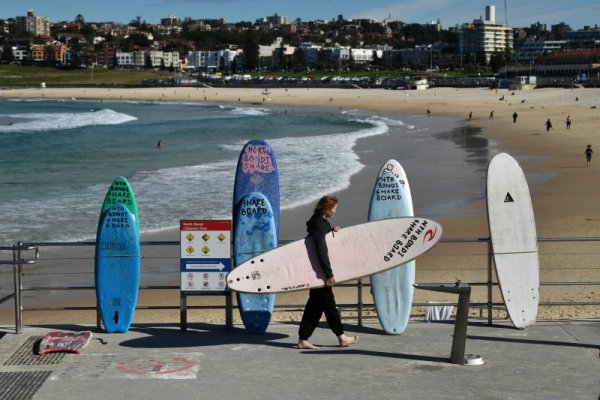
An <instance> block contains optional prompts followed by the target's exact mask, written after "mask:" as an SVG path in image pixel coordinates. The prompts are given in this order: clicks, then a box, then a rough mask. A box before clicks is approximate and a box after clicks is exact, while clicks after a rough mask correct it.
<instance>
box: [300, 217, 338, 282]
mask: <svg viewBox="0 0 600 400" xmlns="http://www.w3.org/2000/svg"><path fill="white" fill-rule="evenodd" d="M306 231H307V232H308V236H310V237H312V238H313V240H314V242H315V245H316V249H317V257H318V258H319V263H320V264H321V268H322V269H323V272H324V273H325V276H326V277H327V279H329V278H333V271H332V270H331V263H330V262H329V250H328V249H327V242H325V235H326V234H327V233H329V232H331V231H333V229H332V228H331V224H330V223H329V221H327V219H325V218H324V217H323V216H322V215H318V214H313V216H312V217H311V218H310V219H309V220H308V221H306Z"/></svg>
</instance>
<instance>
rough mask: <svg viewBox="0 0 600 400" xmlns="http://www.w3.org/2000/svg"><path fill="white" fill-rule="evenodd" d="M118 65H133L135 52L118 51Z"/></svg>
mask: <svg viewBox="0 0 600 400" xmlns="http://www.w3.org/2000/svg"><path fill="white" fill-rule="evenodd" d="M116 57H117V66H119V67H133V65H134V64H133V53H131V52H122V51H118V52H117V54H116Z"/></svg>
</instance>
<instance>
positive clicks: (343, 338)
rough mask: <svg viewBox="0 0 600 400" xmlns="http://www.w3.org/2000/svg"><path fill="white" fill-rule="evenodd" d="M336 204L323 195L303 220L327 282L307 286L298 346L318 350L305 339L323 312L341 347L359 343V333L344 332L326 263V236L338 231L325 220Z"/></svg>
mask: <svg viewBox="0 0 600 400" xmlns="http://www.w3.org/2000/svg"><path fill="white" fill-rule="evenodd" d="M337 203H338V200H337V198H336V197H333V196H324V197H322V198H321V199H320V200H319V201H318V203H317V206H316V207H315V210H314V213H313V215H312V217H311V218H310V219H309V220H308V221H307V222H306V230H307V232H308V237H309V238H311V239H312V240H313V241H314V243H315V248H316V251H317V259H318V260H319V265H320V267H321V269H322V270H323V272H324V273H325V277H326V278H327V281H326V282H325V287H322V288H317V289H310V292H309V296H308V301H307V302H306V306H305V307H304V314H303V315H302V321H301V322H300V328H299V329H298V337H299V339H298V348H299V349H309V350H318V349H319V347H317V346H315V345H313V344H312V343H310V342H309V341H308V338H310V336H311V335H312V334H313V332H314V331H315V328H316V327H317V325H318V324H319V320H320V319H321V316H322V315H323V313H325V319H326V320H327V324H329V328H330V329H331V330H332V331H333V333H334V334H335V335H336V336H337V338H338V343H339V345H340V346H341V347H348V346H351V345H353V344H355V343H356V342H358V336H347V335H346V334H345V333H344V328H343V327H342V319H341V318H340V314H339V312H338V310H337V305H336V303H335V297H334V295H333V288H332V287H333V285H335V283H336V282H335V277H334V275H333V271H332V269H331V264H330V262H329V251H328V249H327V242H326V241H325V235H326V234H327V233H329V232H332V233H333V234H334V236H335V232H338V231H339V230H340V227H339V226H334V227H331V224H330V223H329V221H328V220H329V219H330V218H331V217H333V216H334V215H335V213H336V211H337Z"/></svg>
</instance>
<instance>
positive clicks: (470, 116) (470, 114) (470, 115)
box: [469, 111, 473, 121]
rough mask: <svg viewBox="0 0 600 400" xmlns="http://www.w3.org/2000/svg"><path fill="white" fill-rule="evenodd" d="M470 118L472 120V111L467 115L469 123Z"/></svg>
mask: <svg viewBox="0 0 600 400" xmlns="http://www.w3.org/2000/svg"><path fill="white" fill-rule="evenodd" d="M471 118H473V111H471V112H470V113H469V121H470V120H471Z"/></svg>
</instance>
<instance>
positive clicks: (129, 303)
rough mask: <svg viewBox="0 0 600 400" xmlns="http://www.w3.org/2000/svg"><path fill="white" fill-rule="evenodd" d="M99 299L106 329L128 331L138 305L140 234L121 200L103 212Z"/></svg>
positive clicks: (98, 243) (97, 271) (98, 242)
mask: <svg viewBox="0 0 600 400" xmlns="http://www.w3.org/2000/svg"><path fill="white" fill-rule="evenodd" d="M95 278H96V300H97V304H98V311H99V313H100V318H101V320H102V324H103V325H104V329H105V330H106V331H107V332H109V333H113V332H127V331H128V330H129V326H130V325H131V322H132V320H133V315H134V313H135V306H136V304H137V296H138V287H139V280H140V236H139V229H138V228H137V221H136V218H135V216H134V215H133V214H132V213H131V212H130V211H129V210H128V209H127V208H126V207H125V205H123V204H121V203H117V204H115V205H113V206H112V207H110V208H109V209H108V211H106V212H105V213H104V215H103V218H102V220H101V221H100V226H99V227H98V236H97V238H96V269H95Z"/></svg>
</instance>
